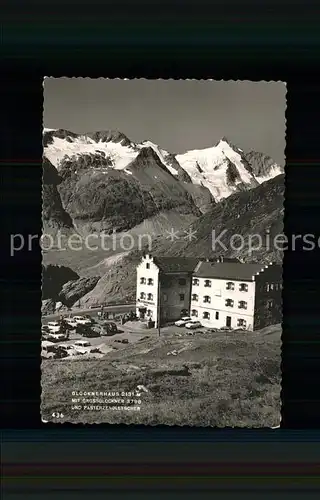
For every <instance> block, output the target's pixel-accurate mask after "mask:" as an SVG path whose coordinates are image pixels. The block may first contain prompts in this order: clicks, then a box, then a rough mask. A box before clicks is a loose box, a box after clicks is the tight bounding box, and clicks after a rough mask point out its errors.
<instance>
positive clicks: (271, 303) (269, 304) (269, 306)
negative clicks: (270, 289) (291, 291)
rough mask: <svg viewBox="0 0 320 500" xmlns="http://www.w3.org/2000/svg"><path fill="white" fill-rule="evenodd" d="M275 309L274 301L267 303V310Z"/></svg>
mask: <svg viewBox="0 0 320 500" xmlns="http://www.w3.org/2000/svg"><path fill="white" fill-rule="evenodd" d="M272 307H273V300H268V301H267V308H268V309H269V310H270V309H272Z"/></svg>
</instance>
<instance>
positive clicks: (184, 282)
mask: <svg viewBox="0 0 320 500" xmlns="http://www.w3.org/2000/svg"><path fill="white" fill-rule="evenodd" d="M186 283H187V281H186V280H185V279H184V278H180V279H179V285H181V286H184V285H185V284H186Z"/></svg>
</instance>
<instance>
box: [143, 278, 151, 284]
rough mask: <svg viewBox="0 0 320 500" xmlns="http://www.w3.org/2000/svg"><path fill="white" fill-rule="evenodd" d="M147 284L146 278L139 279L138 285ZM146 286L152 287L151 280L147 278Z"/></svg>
mask: <svg viewBox="0 0 320 500" xmlns="http://www.w3.org/2000/svg"><path fill="white" fill-rule="evenodd" d="M146 284H147V278H140V285H146ZM148 285H153V279H152V278H148Z"/></svg>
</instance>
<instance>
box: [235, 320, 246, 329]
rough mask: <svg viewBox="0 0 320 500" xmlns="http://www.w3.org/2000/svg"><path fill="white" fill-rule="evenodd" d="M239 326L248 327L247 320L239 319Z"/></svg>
mask: <svg viewBox="0 0 320 500" xmlns="http://www.w3.org/2000/svg"><path fill="white" fill-rule="evenodd" d="M237 324H238V326H243V327H244V328H245V327H246V326H247V322H246V320H245V319H242V318H240V319H238V323H237Z"/></svg>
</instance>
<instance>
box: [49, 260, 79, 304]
mask: <svg viewBox="0 0 320 500" xmlns="http://www.w3.org/2000/svg"><path fill="white" fill-rule="evenodd" d="M77 279H79V276H78V274H77V273H75V272H74V271H72V269H70V268H69V267H65V266H53V265H51V264H49V265H48V266H42V300H45V299H52V300H54V301H55V302H57V301H58V300H59V298H58V297H59V293H60V291H61V289H62V287H63V285H64V284H65V283H67V282H68V281H71V280H77Z"/></svg>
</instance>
